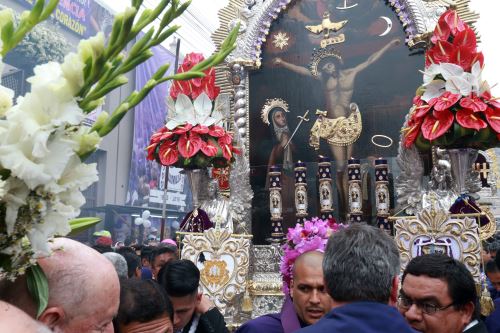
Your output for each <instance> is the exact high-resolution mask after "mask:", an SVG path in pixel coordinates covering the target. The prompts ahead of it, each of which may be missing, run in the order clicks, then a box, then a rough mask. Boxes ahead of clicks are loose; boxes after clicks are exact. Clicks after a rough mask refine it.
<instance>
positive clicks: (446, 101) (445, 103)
mask: <svg viewBox="0 0 500 333" xmlns="http://www.w3.org/2000/svg"><path fill="white" fill-rule="evenodd" d="M460 97H461V96H460V95H459V94H453V93H451V92H449V91H445V92H444V93H443V94H442V95H441V96H439V97H438V98H437V100H436V103H435V104H434V110H435V111H444V110H447V109H449V108H450V107H451V106H453V104H455V103H456V102H458V100H459V99H460Z"/></svg>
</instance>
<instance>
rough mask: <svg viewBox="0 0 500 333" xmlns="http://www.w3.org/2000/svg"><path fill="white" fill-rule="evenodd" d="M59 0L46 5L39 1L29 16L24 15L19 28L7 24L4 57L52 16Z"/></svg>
mask: <svg viewBox="0 0 500 333" xmlns="http://www.w3.org/2000/svg"><path fill="white" fill-rule="evenodd" d="M58 3H59V0H50V1H49V2H48V3H47V4H45V0H37V1H36V2H35V5H34V6H33V8H31V11H29V12H28V13H29V14H28V15H24V14H23V15H22V18H21V21H20V23H19V25H18V27H17V29H15V28H14V23H13V22H12V21H10V22H8V23H6V24H5V25H4V26H3V27H2V34H1V38H2V42H3V47H2V52H1V53H0V54H1V55H2V56H5V55H6V54H7V53H8V52H9V51H10V50H12V49H13V48H14V47H16V45H17V44H19V43H20V42H21V41H22V40H23V38H24V36H25V35H26V34H27V33H28V32H29V31H30V30H31V29H33V27H34V26H35V25H37V24H38V23H40V22H42V21H44V20H46V19H47V18H48V17H49V16H50V14H51V13H52V12H53V11H54V9H55V8H56V7H57V4H58Z"/></svg>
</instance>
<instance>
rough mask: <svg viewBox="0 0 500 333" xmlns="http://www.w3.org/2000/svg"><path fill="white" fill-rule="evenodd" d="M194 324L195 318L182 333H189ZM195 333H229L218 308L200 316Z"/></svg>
mask: <svg viewBox="0 0 500 333" xmlns="http://www.w3.org/2000/svg"><path fill="white" fill-rule="evenodd" d="M192 323H193V318H191V321H190V322H189V323H188V324H187V325H186V327H184V329H183V330H182V333H188V332H189V329H190V328H191V324H192ZM195 333H229V330H228V329H227V327H226V322H225V321H224V317H223V316H222V314H221V313H220V312H219V310H218V309H217V308H213V309H211V310H209V311H207V312H205V313H204V314H202V315H201V316H200V320H199V322H198V327H197V328H196V331H195Z"/></svg>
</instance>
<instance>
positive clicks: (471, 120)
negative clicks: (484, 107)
mask: <svg viewBox="0 0 500 333" xmlns="http://www.w3.org/2000/svg"><path fill="white" fill-rule="evenodd" d="M456 118H457V122H458V123H459V124H460V125H461V126H462V127H465V128H472V129H475V130H476V131H479V130H480V129H483V128H486V127H488V124H486V122H485V121H484V120H482V119H481V118H480V117H479V115H478V114H477V113H474V111H472V110H469V109H460V110H458V111H457V114H456Z"/></svg>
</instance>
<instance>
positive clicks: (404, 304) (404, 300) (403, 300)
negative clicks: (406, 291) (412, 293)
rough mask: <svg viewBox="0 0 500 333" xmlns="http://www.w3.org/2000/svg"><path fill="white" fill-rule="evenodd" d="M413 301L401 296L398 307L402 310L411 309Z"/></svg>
mask: <svg viewBox="0 0 500 333" xmlns="http://www.w3.org/2000/svg"><path fill="white" fill-rule="evenodd" d="M412 304H413V303H412V301H411V300H410V299H409V298H407V297H404V296H402V295H400V296H399V297H398V305H399V306H400V307H402V308H409V307H410V306H411V305H412Z"/></svg>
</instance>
